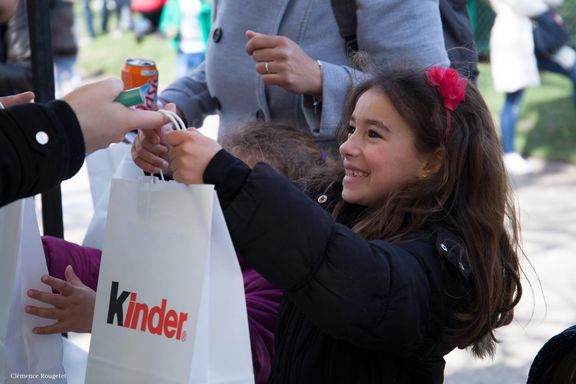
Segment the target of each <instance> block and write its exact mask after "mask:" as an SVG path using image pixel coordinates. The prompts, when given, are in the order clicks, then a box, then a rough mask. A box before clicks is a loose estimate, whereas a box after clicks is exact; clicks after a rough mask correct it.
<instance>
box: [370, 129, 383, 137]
mask: <svg viewBox="0 0 576 384" xmlns="http://www.w3.org/2000/svg"><path fill="white" fill-rule="evenodd" d="M368 137H372V138H380V137H382V136H380V134H379V133H378V132H376V131H373V130H370V131H368Z"/></svg>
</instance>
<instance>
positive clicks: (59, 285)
mask: <svg viewBox="0 0 576 384" xmlns="http://www.w3.org/2000/svg"><path fill="white" fill-rule="evenodd" d="M42 282H43V283H44V284H46V285H48V286H50V287H52V288H54V289H55V290H57V291H58V292H60V293H61V294H63V295H64V296H70V295H71V294H72V292H73V291H74V286H73V285H72V284H70V283H69V282H67V281H65V280H62V279H58V278H56V277H52V276H49V275H44V276H42Z"/></svg>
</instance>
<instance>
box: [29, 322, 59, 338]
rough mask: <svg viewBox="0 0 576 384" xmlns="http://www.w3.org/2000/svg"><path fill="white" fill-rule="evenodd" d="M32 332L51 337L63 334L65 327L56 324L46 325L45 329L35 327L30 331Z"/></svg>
mask: <svg viewBox="0 0 576 384" xmlns="http://www.w3.org/2000/svg"><path fill="white" fill-rule="evenodd" d="M32 332H33V333H35V334H37V335H51V334H53V333H64V332H67V329H66V327H65V326H64V324H63V323H61V322H57V323H54V324H52V325H47V326H45V327H36V328H33V329H32Z"/></svg>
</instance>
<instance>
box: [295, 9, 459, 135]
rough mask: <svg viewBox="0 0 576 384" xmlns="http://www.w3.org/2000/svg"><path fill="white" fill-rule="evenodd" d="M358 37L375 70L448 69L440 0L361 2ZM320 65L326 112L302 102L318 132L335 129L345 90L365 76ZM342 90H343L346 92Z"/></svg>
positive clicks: (345, 68) (306, 99)
mask: <svg viewBox="0 0 576 384" xmlns="http://www.w3.org/2000/svg"><path fill="white" fill-rule="evenodd" d="M356 4H357V6H356V16H357V23H358V27H357V39H358V47H359V49H360V51H363V52H365V53H366V54H367V55H368V57H369V59H370V61H371V62H373V63H374V64H376V66H377V67H384V68H397V67H400V68H406V67H428V66H431V65H439V64H443V65H449V64H450V61H449V60H448V56H447V53H446V49H445V45H444V37H443V34H442V23H441V20H440V10H439V4H438V0H393V1H382V0H357V1H356ZM321 63H322V114H321V119H320V121H318V114H317V113H315V110H314V100H313V98H312V97H311V96H305V97H304V98H303V103H304V104H303V107H304V113H305V116H306V120H307V122H308V124H309V125H310V126H311V127H317V126H318V124H320V130H321V131H325V130H326V129H330V128H331V129H333V127H335V126H337V124H338V122H339V121H340V118H341V117H342V111H343V107H344V104H345V101H346V97H347V92H346V89H345V88H346V86H344V87H343V85H348V86H353V85H356V84H358V83H359V82H360V81H362V80H363V79H364V78H365V75H364V74H363V73H362V72H361V71H359V70H357V69H354V68H352V67H350V66H344V65H338V64H334V63H329V62H325V61H321ZM343 88H344V89H343Z"/></svg>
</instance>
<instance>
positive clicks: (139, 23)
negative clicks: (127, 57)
mask: <svg viewBox="0 0 576 384" xmlns="http://www.w3.org/2000/svg"><path fill="white" fill-rule="evenodd" d="M165 3H166V0H132V3H131V7H132V11H134V12H138V13H139V14H140V15H141V16H142V17H141V18H140V19H138V20H135V21H134V36H135V37H136V41H137V42H141V41H142V39H144V37H145V36H146V35H150V34H152V33H156V32H158V28H159V27H160V16H161V15H162V9H163V8H164V4H165Z"/></svg>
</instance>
